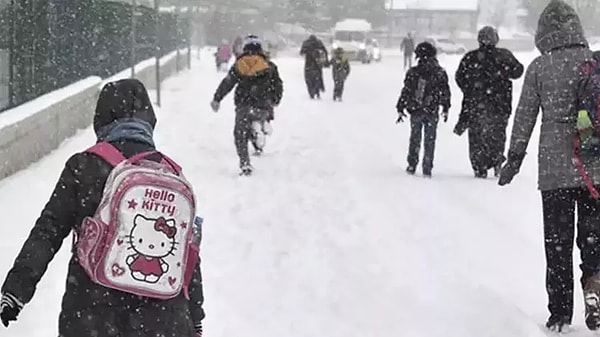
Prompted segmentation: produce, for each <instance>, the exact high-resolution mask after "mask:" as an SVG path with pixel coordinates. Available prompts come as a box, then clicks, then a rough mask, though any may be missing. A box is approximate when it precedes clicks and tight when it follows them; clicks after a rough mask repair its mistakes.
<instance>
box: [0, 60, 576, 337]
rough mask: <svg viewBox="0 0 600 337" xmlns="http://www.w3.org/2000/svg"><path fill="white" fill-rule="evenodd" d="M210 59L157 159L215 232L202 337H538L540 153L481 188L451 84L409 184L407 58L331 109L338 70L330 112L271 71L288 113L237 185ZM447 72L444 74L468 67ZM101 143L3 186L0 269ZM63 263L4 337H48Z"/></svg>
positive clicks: (48, 161)
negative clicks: (401, 118)
mask: <svg viewBox="0 0 600 337" xmlns="http://www.w3.org/2000/svg"><path fill="white" fill-rule="evenodd" d="M204 56H205V57H204V58H203V61H202V62H196V63H195V64H194V66H193V69H192V70H191V71H190V72H185V73H182V74H181V75H179V76H177V77H175V78H172V79H169V80H167V81H166V82H165V86H164V88H165V91H164V97H163V107H162V108H161V109H158V110H159V111H158V125H157V143H158V145H159V147H161V148H162V150H164V151H165V152H166V153H169V154H170V155H171V156H172V157H174V158H175V159H176V160H178V161H179V162H181V164H182V165H183V167H184V170H185V172H186V174H187V176H188V178H189V179H190V180H191V181H192V183H193V184H194V186H195V187H196V191H197V194H198V207H199V212H200V215H201V216H203V217H204V218H205V225H204V235H203V240H204V241H203V251H202V255H203V270H204V277H205V296H206V310H207V315H208V317H207V319H206V322H205V331H206V335H207V336H211V337H229V336H233V335H239V334H240V332H242V333H243V334H244V335H247V336H251V337H252V336H256V337H280V336H290V337H317V336H327V337H355V336H356V337H358V336H361V337H362V336H374V337H375V336H376V337H392V336H393V337H397V336H407V337H421V336H423V337H437V336H444V337H448V336H457V337H463V336H503V337H504V336H515V337H520V336H523V337H524V336H528V337H534V336H544V335H545V334H544V333H543V332H542V329H541V328H540V324H541V323H543V321H544V319H545V318H546V317H545V315H546V313H545V293H544V283H543V282H544V274H543V273H544V259H543V246H542V244H543V238H542V233H541V219H540V218H541V216H540V210H539V207H540V205H539V204H540V202H539V195H538V193H537V191H535V159H534V158H535V153H531V154H530V156H529V159H528V160H527V163H526V165H525V167H524V169H523V172H522V174H521V175H520V176H519V178H518V179H517V180H515V183H514V184H513V185H512V186H510V187H509V188H504V189H501V188H499V187H497V186H496V184H495V181H494V180H492V179H490V180H489V181H475V180H474V179H472V178H471V176H472V174H471V171H470V167H469V163H468V158H467V143H466V138H465V137H463V138H458V137H456V136H455V135H453V134H452V127H453V125H454V123H455V121H456V118H457V115H458V109H459V108H460V99H461V96H460V94H459V91H458V88H456V86H455V85H453V87H452V92H453V108H452V110H451V114H452V116H451V118H450V121H449V122H448V124H441V125H440V129H439V138H438V147H437V152H436V156H437V158H436V162H435V168H434V178H433V179H432V180H426V179H422V178H420V177H410V176H407V175H406V174H405V173H404V167H405V154H406V150H407V141H408V132H409V125H408V124H407V123H405V124H401V125H395V124H394V121H395V118H396V114H395V109H394V106H395V103H396V99H397V96H398V94H399V91H400V88H401V86H402V80H403V73H402V71H401V69H402V65H401V61H402V60H401V59H397V58H394V59H389V60H386V59H384V61H383V63H381V64H372V65H360V64H352V65H353V69H352V74H351V75H350V79H349V81H348V83H347V91H346V93H345V100H344V102H343V103H334V102H333V101H332V100H331V99H330V97H329V96H330V94H331V88H332V84H331V75H330V73H329V71H327V72H326V74H325V76H326V78H325V79H326V87H327V89H328V92H327V93H326V95H325V97H324V99H323V101H310V100H309V99H308V97H307V93H306V90H305V87H304V83H303V78H302V76H303V75H302V74H303V68H302V61H301V60H300V59H297V58H281V59H277V60H276V62H277V63H278V65H279V68H280V72H281V75H282V78H283V80H284V88H285V93H284V100H283V103H282V105H281V106H280V107H279V108H278V109H277V111H276V120H275V122H274V132H275V133H274V135H273V136H272V137H271V138H269V139H268V143H267V148H266V152H265V154H264V157H262V158H257V159H253V160H254V162H253V164H254V166H255V168H256V174H255V175H254V176H252V177H250V178H245V177H238V175H237V172H238V169H237V157H236V155H235V149H234V146H233V118H234V116H233V105H232V95H230V96H228V98H226V100H225V101H224V102H223V104H222V108H221V112H220V113H219V114H214V113H213V112H212V111H211V110H210V108H209V102H210V100H211V98H212V94H213V92H214V90H215V88H216V86H217V85H218V82H219V81H220V79H221V78H222V76H223V75H224V74H223V73H216V72H215V70H214V66H213V62H212V59H211V58H210V55H209V54H206V55H204ZM524 61H525V60H524ZM441 62H442V63H443V65H444V66H447V67H448V73H449V75H452V74H453V73H454V71H455V69H456V66H457V63H458V59H457V58H456V57H448V58H443V59H442V60H441ZM451 77H452V76H451ZM451 81H452V82H453V81H454V80H453V78H451ZM518 87H520V85H519V86H518ZM515 96H517V97H518V94H516V95H515ZM93 141H94V136H93V133H92V131H91V130H86V131H85V132H82V133H81V134H80V135H78V136H77V137H75V138H73V139H71V140H69V141H68V142H66V143H65V144H64V145H63V146H62V147H61V148H60V149H59V150H58V151H55V152H54V153H53V154H52V155H50V156H48V157H47V158H45V159H44V160H42V161H41V162H39V163H37V164H36V165H34V166H33V167H32V168H30V169H28V170H27V171H24V172H22V173H19V174H18V175H16V176H14V177H11V178H10V179H7V180H5V181H2V182H0V205H2V206H1V207H2V208H1V209H2V211H3V214H4V218H5V219H8V221H7V226H11V227H10V233H7V234H5V235H4V236H3V237H4V239H0V243H1V246H0V253H2V254H3V255H4V258H2V259H0V268H1V269H2V270H4V271H7V270H8V268H9V267H10V264H11V263H12V260H13V258H14V256H15V255H16V254H17V253H18V249H19V248H20V245H21V244H22V241H23V240H24V239H25V238H26V236H27V235H28V233H29V230H30V228H31V226H32V224H33V222H34V221H35V219H36V217H37V216H38V214H39V211H40V210H41V207H43V205H44V203H45V202H46V200H47V198H48V196H49V193H51V191H52V188H53V187H54V183H55V181H56V179H57V178H58V175H59V173H60V170H61V169H62V165H63V163H64V161H65V160H66V159H67V158H68V156H69V155H70V154H72V153H73V152H75V151H80V150H82V149H85V148H86V147H87V146H89V145H90V144H91V143H92V142H93ZM534 143H536V142H534ZM531 146H532V147H533V146H535V144H532V145H531ZM532 152H533V151H532ZM526 210H529V211H526ZM68 240H69V241H68V242H67V244H66V245H65V246H70V239H68ZM68 255H69V252H68V248H67V247H63V249H62V251H61V252H60V253H59V255H58V256H57V258H56V259H55V261H56V262H55V263H53V264H52V265H51V266H50V268H49V270H48V272H47V274H46V275H45V277H44V279H43V281H42V283H41V284H40V287H39V289H38V293H37V294H36V296H35V297H34V300H33V302H32V303H31V304H30V305H28V306H27V307H26V309H25V310H24V311H23V313H22V316H21V317H20V321H19V322H18V323H17V324H15V325H13V326H11V329H10V330H9V331H8V332H7V333H5V335H6V336H19V337H24V336H28V337H29V336H32V337H42V336H54V335H56V326H57V323H56V322H57V318H58V311H59V307H60V298H61V296H62V292H63V289H64V282H65V274H66V259H67V257H68ZM580 318H581V316H577V319H580ZM82 337H83V336H82Z"/></svg>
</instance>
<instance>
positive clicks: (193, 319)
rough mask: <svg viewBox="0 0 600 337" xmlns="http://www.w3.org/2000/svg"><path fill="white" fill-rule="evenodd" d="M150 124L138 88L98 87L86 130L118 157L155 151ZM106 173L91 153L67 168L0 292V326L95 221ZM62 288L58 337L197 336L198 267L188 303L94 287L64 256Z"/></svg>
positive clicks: (132, 84) (121, 84)
mask: <svg viewBox="0 0 600 337" xmlns="http://www.w3.org/2000/svg"><path fill="white" fill-rule="evenodd" d="M155 124H156V117H155V115H154V111H153V109H152V104H151V101H150V98H149V97H148V94H147V92H146V89H145V88H144V86H143V84H142V83H141V82H139V81H137V80H133V79H127V80H121V81H117V82H111V83H108V84H106V85H105V86H104V88H103V89H102V91H101V93H100V96H99V98H98V105H97V107H96V112H95V115H94V123H93V125H94V130H95V132H96V135H97V138H98V142H101V141H105V142H109V143H111V144H113V145H114V146H115V147H116V148H118V149H119V150H120V151H121V152H122V153H123V155H124V156H125V157H131V156H133V155H135V154H138V153H141V152H146V151H150V150H154V149H155V144H154V141H153V131H154V126H155ZM153 159H155V160H160V159H161V158H153ZM111 170H112V166H111V165H110V164H109V163H107V162H105V161H104V160H103V159H101V158H100V157H98V156H96V155H94V154H91V153H85V152H83V153H76V154H74V155H73V156H72V157H71V158H70V159H69V160H68V161H67V162H66V164H65V168H64V170H63V171H62V174H61V175H60V178H59V180H58V183H57V184H56V187H55V188H54V192H52V195H51V197H50V200H49V201H48V203H47V204H46V206H45V207H44V209H43V211H42V213H41V215H40V217H39V218H38V219H37V221H36V223H35V225H34V226H33V229H32V230H31V232H30V234H29V237H28V238H27V240H26V241H25V243H24V244H23V247H22V249H21V251H20V253H19V255H18V256H17V258H16V260H15V262H14V265H13V267H12V268H11V269H10V271H9V272H8V275H7V277H6V280H5V281H4V284H3V285H2V302H1V306H0V308H1V310H0V318H1V320H2V323H3V324H4V325H5V326H8V324H9V322H10V321H16V319H17V317H18V314H19V312H20V311H21V309H22V308H23V306H24V305H25V304H27V303H29V302H30V301H31V300H32V298H33V296H34V293H35V290H36V286H37V284H38V282H39V281H40V279H41V278H42V276H43V275H44V273H45V271H46V269H47V267H48V264H49V263H50V261H51V260H52V259H53V257H54V255H55V254H56V253H57V252H58V250H59V249H60V248H61V246H62V243H63V241H64V239H65V238H66V237H67V236H68V235H69V234H71V233H74V234H77V233H78V232H79V229H80V224H81V223H82V220H83V219H84V218H85V217H87V216H93V215H94V213H95V211H96V209H97V208H98V206H99V203H100V199H101V197H102V194H103V189H104V185H105V183H106V179H107V178H108V175H109V173H110V172H111ZM74 248H75V247H72V251H73V253H74V252H75V250H74ZM66 280H67V281H66V289H65V294H64V296H63V300H62V310H61V313H60V317H59V325H58V335H59V337H83V336H96V337H115V336H119V337H146V336H194V335H201V332H202V319H203V318H204V310H203V308H202V304H203V301H204V296H203V292H202V276H201V271H200V264H198V265H197V266H196V270H195V274H194V277H193V279H192V282H191V284H190V300H188V299H186V298H185V296H184V294H183V293H182V294H180V295H179V296H177V297H176V298H173V299H170V300H156V299H151V298H145V297H139V296H135V295H132V294H129V293H125V292H121V291H117V290H113V289H109V288H105V287H103V286H100V285H98V284H96V283H93V282H92V281H91V279H90V278H89V277H88V275H87V274H86V272H85V271H84V270H83V268H82V267H81V266H80V264H79V262H78V259H77V255H76V254H73V255H72V256H71V259H70V262H69V269H68V275H67V278H66ZM49 334H52V333H49Z"/></svg>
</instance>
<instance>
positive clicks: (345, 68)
mask: <svg viewBox="0 0 600 337" xmlns="http://www.w3.org/2000/svg"><path fill="white" fill-rule="evenodd" d="M330 63H331V73H332V75H333V84H334V88H333V100H334V101H336V100H338V101H341V100H342V95H343V94H344V83H346V79H347V78H348V75H350V62H349V61H348V58H347V57H346V56H344V49H343V48H341V47H338V48H336V49H335V50H334V53H333V58H332V59H331V61H330Z"/></svg>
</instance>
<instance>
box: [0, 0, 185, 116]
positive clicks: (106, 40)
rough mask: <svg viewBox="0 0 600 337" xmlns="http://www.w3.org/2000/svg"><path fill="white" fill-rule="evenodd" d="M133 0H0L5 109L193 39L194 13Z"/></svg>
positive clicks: (1, 103)
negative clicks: (191, 17) (183, 13)
mask: <svg viewBox="0 0 600 337" xmlns="http://www.w3.org/2000/svg"><path fill="white" fill-rule="evenodd" d="M155 3H156V6H158V1H155ZM133 4H134V1H133V0H130V1H129V2H122V1H120V2H117V1H104V0H69V1H65V0H10V1H7V0H4V2H3V0H0V111H2V110H4V109H7V108H11V107H14V106H17V105H19V104H22V103H24V102H27V101H29V100H32V99H34V98H36V97H38V96H40V95H43V94H45V93H48V92H50V91H53V90H55V89H58V88H61V87H64V86H66V85H68V84H70V83H73V82H76V81H78V80H80V79H82V78H85V77H88V76H92V75H96V76H101V77H108V76H110V75H112V74H115V73H118V72H120V71H122V70H124V69H127V68H129V67H131V66H132V65H133V64H135V63H136V62H139V61H141V60H145V59H149V58H152V57H161V56H163V55H165V54H167V53H169V52H171V51H173V50H178V49H180V48H183V47H185V46H187V45H188V44H189V36H190V30H189V29H190V26H191V25H190V23H189V19H188V18H186V17H180V16H178V13H177V12H161V11H158V10H157V8H151V7H146V6H140V5H136V6H133Z"/></svg>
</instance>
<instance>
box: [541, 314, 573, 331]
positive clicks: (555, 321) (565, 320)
mask: <svg viewBox="0 0 600 337" xmlns="http://www.w3.org/2000/svg"><path fill="white" fill-rule="evenodd" d="M570 325H571V318H570V317H565V316H555V315H551V316H550V318H548V321H547V322H546V328H548V330H550V331H554V332H563V330H565V328H568V327H569V326H570Z"/></svg>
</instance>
